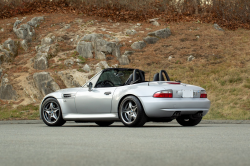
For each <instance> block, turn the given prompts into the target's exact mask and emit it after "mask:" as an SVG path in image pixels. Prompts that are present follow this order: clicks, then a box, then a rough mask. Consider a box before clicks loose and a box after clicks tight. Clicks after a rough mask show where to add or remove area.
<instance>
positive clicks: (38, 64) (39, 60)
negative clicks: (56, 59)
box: [34, 53, 49, 70]
mask: <svg viewBox="0 0 250 166" xmlns="http://www.w3.org/2000/svg"><path fill="white" fill-rule="evenodd" d="M48 67H49V63H48V59H47V57H46V55H44V53H37V54H36V57H35V59H34V69H37V70H45V69H47V68H48Z"/></svg>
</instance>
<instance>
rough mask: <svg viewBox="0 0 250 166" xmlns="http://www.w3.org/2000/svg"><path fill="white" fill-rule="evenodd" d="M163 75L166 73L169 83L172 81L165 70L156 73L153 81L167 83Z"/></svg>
mask: <svg viewBox="0 0 250 166" xmlns="http://www.w3.org/2000/svg"><path fill="white" fill-rule="evenodd" d="M163 73H164V75H165V77H166V79H167V81H170V78H169V76H168V73H167V72H166V71H165V70H161V71H160V72H159V73H156V74H155V75H154V79H153V81H165V78H164V76H163Z"/></svg>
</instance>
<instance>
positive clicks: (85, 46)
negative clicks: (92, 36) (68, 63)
mask: <svg viewBox="0 0 250 166" xmlns="http://www.w3.org/2000/svg"><path fill="white" fill-rule="evenodd" d="M93 50H94V49H93V46H92V44H91V42H85V41H80V42H78V44H77V47H76V51H77V52H78V53H79V55H80V56H82V57H84V58H93V57H94V56H93V54H92V52H93Z"/></svg>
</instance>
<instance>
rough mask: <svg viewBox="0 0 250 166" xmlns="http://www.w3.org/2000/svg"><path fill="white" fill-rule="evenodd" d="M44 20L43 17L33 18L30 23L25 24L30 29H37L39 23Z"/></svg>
mask: <svg viewBox="0 0 250 166" xmlns="http://www.w3.org/2000/svg"><path fill="white" fill-rule="evenodd" d="M43 20H44V17H43V16H42V17H34V18H32V19H31V20H30V21H28V22H27V24H28V25H30V26H32V27H37V26H38V25H39V23H40V22H41V21H43Z"/></svg>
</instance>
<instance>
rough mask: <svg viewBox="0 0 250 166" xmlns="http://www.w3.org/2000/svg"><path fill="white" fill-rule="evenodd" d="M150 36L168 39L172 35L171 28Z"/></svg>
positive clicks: (155, 32)
mask: <svg viewBox="0 0 250 166" xmlns="http://www.w3.org/2000/svg"><path fill="white" fill-rule="evenodd" d="M148 35H149V36H155V37H158V38H163V39H164V38H168V37H169V36H170V35H171V31H170V29H169V28H165V29H160V30H157V31H154V32H150V33H148Z"/></svg>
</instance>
